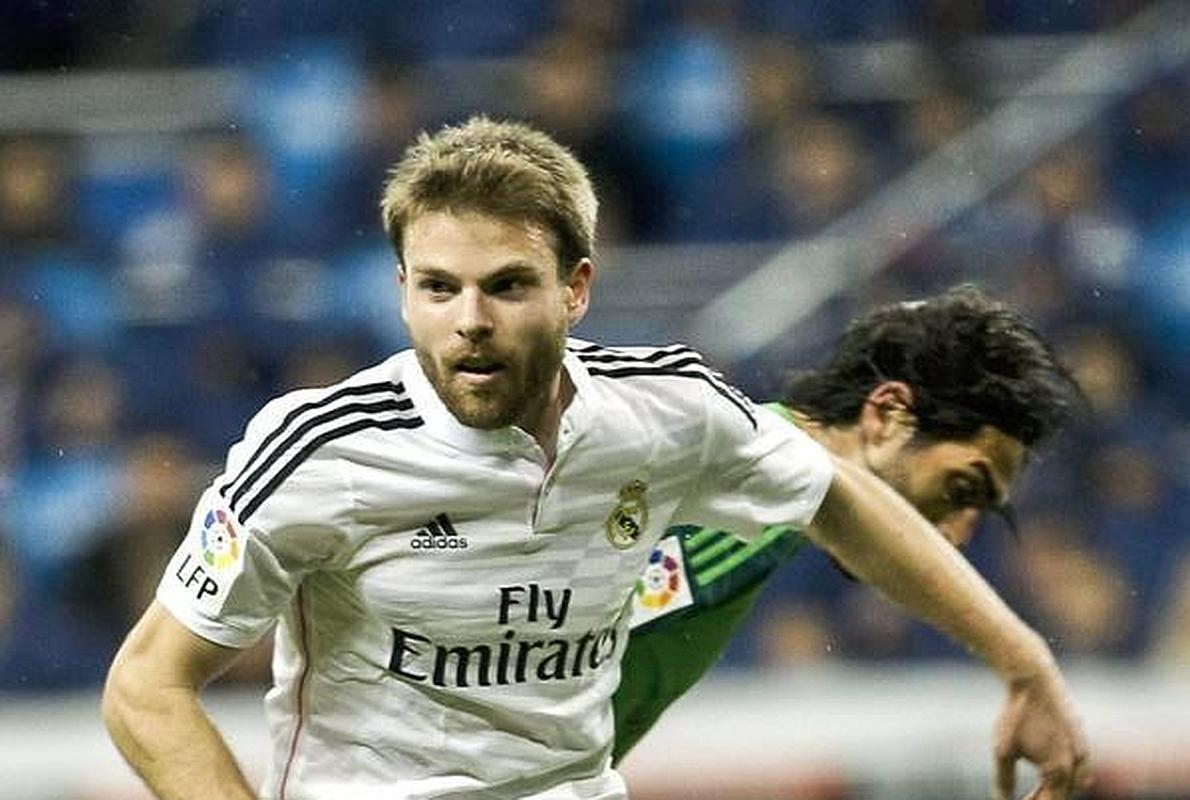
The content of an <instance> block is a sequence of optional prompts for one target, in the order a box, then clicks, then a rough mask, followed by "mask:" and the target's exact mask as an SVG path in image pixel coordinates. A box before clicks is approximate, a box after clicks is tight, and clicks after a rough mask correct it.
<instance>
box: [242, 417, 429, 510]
mask: <svg viewBox="0 0 1190 800" xmlns="http://www.w3.org/2000/svg"><path fill="white" fill-rule="evenodd" d="M412 408H413V401H412V400H410V399H409V398H407V397H402V398H400V399H393V398H388V399H385V400H376V401H372V402H367V403H345V404H344V405H341V406H335V407H333V408H331V409H330V410H328V411H324V412H323V413H321V414H317V415H315V416H313V417H310V418H308V419H306V420H305V421H304V422H302V424H301V425H298V426H297V427H296V428H294V429H293V431H292V432H291V433H290V434H289V435H288V436H286V437H285V439H283V440H282V441H281V443H280V444H278V445H277V447H276V448H274V449H273V452H272V453H270V454H269V455H268V456H267V457H265V458H264V459H262V460H261V461H259V462H258V465H257V467H256V469H254V470H253V471H252V472H250V473H249V474H248V475H247V476H246V477H245V478H244V479H243V481H242V482H241V483H240V484H239V488H237V489H236V490H235V492H233V493H232V495H231V498H230V499H229V500H228V505H229V506H231V508H232V509H233V510H235V507H236V503H238V502H239V500H240V498H242V497H243V496H244V495H245V494H246V493H247V492H248V491H249V490H250V489H251V488H252V484H254V483H256V482H257V481H258V480H260V479H261V477H263V476H264V474H265V473H266V472H268V470H269V468H270V467H272V466H273V464H275V463H277V461H278V460H279V459H280V458H281V456H283V455H284V454H285V453H286V451H287V450H289V449H290V448H292V447H293V446H294V445H295V444H297V443H298V441H299V440H301V438H302V437H303V436H305V435H306V434H307V433H309V432H310V431H312V430H314V429H315V428H317V427H319V426H322V425H327V424H329V423H332V422H334V421H335V420H337V419H340V418H341V417H346V416H348V415H350V414H379V413H381V412H383V411H398V412H399V411H409V410H411V409H412ZM224 496H225V497H226V494H225V495H224Z"/></svg>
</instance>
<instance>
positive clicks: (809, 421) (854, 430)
mask: <svg viewBox="0 0 1190 800" xmlns="http://www.w3.org/2000/svg"><path fill="white" fill-rule="evenodd" d="M786 408H787V409H788V411H789V413H790V415H791V416H792V417H793V420H794V423H795V424H796V425H797V426H798V427H799V428H801V429H802V431H804V432H805V433H806V434H807V435H808V436H809V437H810V438H811V439H813V440H814V441H816V442H818V443H819V444H820V445H822V446H823V447H825V448H826V449H827V450H829V451H830V452H831V453H832V454H833V455H835V456H838V457H839V458H843V459H846V460H848V461H850V462H852V463H855V464H858V465H860V466H865V464H864V460H863V455H862V450H861V448H860V439H859V426H858V425H824V424H823V423H821V422H818V421H816V420H814V419H813V418H812V417H810V416H809V415H807V414H805V413H804V412H802V411H799V410H798V409H796V408H789V407H788V406H786Z"/></svg>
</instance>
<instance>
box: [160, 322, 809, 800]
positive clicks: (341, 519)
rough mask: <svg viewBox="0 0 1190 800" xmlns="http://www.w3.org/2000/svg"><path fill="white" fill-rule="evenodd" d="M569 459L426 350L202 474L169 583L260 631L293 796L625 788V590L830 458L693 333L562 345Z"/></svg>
mask: <svg viewBox="0 0 1190 800" xmlns="http://www.w3.org/2000/svg"><path fill="white" fill-rule="evenodd" d="M564 368H565V369H566V371H567V373H568V374H569V376H570V378H571V380H572V382H573V384H574V386H575V394H574V397H573V400H572V401H571V403H570V405H569V406H568V408H567V409H566V411H565V412H564V414H563V416H562V420H561V423H560V430H559V435H558V443H557V450H556V455H555V458H554V460H553V462H552V464H551V463H549V462H548V461H547V459H546V457H545V455H544V453H543V451H542V450H541V448H540V447H539V446H538V445H537V444H536V442H535V441H534V440H533V439H532V438H531V437H530V436H529V435H528V434H526V433H525V432H523V431H521V430H520V429H518V428H515V427H509V428H503V429H497V430H479V429H475V428H469V427H466V426H464V425H462V424H461V423H459V422H458V420H457V419H456V418H455V417H454V416H453V415H452V414H451V413H450V411H449V410H448V409H447V408H446V407H445V406H444V405H443V404H442V402H441V400H440V399H439V398H438V396H437V395H436V394H435V392H434V390H433V388H432V387H431V385H430V384H429V382H428V380H427V379H426V377H425V375H424V374H423V373H422V371H421V369H420V367H419V365H418V362H417V359H416V357H415V355H414V354H413V353H412V352H410V351H404V352H401V353H398V354H396V355H394V356H393V357H391V358H390V359H388V360H387V361H385V362H383V363H381V364H379V365H377V366H375V367H372V368H369V369H366V370H364V371H362V372H360V373H357V374H356V375H354V376H352V377H351V378H349V379H347V380H346V381H344V382H342V383H340V384H338V385H336V386H332V387H329V388H324V389H314V390H300V391H297V392H294V393H291V394H288V395H285V396H283V397H281V398H279V399H277V400H274V401H273V402H271V403H269V404H268V405H266V406H265V408H264V409H262V410H261V412H260V413H259V414H258V415H257V416H256V417H255V418H254V419H253V420H252V421H251V422H250V423H249V425H248V427H247V431H246V433H245V435H244V438H243V440H242V441H240V442H239V443H237V444H236V445H234V446H233V447H232V448H231V451H230V453H229V456H228V459H227V465H226V469H225V471H224V472H223V473H222V474H221V475H220V476H219V477H218V478H216V479H215V481H214V482H213V483H212V484H211V486H210V487H209V488H208V489H207V490H206V492H204V494H203V495H202V497H201V499H200V501H199V503H198V506H197V508H196V510H195V514H194V517H193V520H192V523H191V527H190V530H189V532H188V533H187V536H186V538H185V540H184V541H183V542H182V544H181V546H180V547H179V549H178V551H177V552H176V554H175V555H174V557H173V559H172V560H171V562H170V564H169V565H168V567H167V569H166V572H165V574H164V576H163V578H162V580H161V583H160V586H159V589H158V598H159V600H160V601H161V602H162V603H163V604H164V605H165V607H166V608H167V609H168V610H169V611H170V612H171V614H172V615H173V616H175V617H176V618H177V619H178V620H180V621H181V622H182V624H184V625H186V626H187V627H188V628H190V629H191V630H192V631H194V632H195V633H196V634H198V635H199V636H201V637H203V638H206V639H208V640H210V641H213V642H217V643H220V644H223V645H227V646H230V647H237V648H240V647H245V646H247V645H249V644H251V643H252V642H254V641H256V640H257V639H258V638H259V637H261V636H262V635H264V634H265V633H266V632H268V631H269V630H270V629H271V628H272V627H273V626H274V625H276V645H275V654H274V663H273V678H274V686H273V688H272V689H271V690H270V692H269V694H268V697H267V699H266V711H267V714H268V718H269V726H270V731H271V736H272V742H273V758H272V762H271V764H270V769H269V772H268V776H267V778H266V780H265V785H264V787H263V789H262V794H263V796H264V797H266V798H276V799H277V800H281V799H282V798H284V799H285V800H314V799H315V798H317V800H379V798H384V799H385V800H395V798H452V799H455V800H458V799H461V798H485V799H490V798H525V797H534V798H574V799H578V798H620V797H623V796H624V795H625V789H624V784H623V781H622V780H621V778H620V777H619V776H618V775H617V774H616V772H615V771H614V770H613V769H612V768H611V765H610V749H611V744H612V738H613V728H612V715H611V703H610V698H611V695H612V693H613V691H614V690H615V687H616V685H617V683H618V680H619V661H620V657H621V656H622V654H623V650H624V646H625V643H626V641H627V625H628V616H629V615H628V614H627V613H625V611H626V608H628V607H629V603H628V601H629V598H630V595H631V592H632V587H633V585H634V582H635V581H636V578H637V576H639V575H640V574H641V570H642V569H643V567H644V566H645V563H646V560H647V558H648V556H649V553H650V551H651V550H652V548H653V546H654V545H655V544H656V543H657V541H658V540H659V539H660V537H661V536H662V534H663V533H664V532H665V530H666V529H667V528H668V527H670V526H671V525H673V524H675V523H681V522H698V523H700V524H704V525H707V524H710V525H717V526H723V527H727V528H730V529H731V530H733V531H735V532H736V533H737V535H739V536H742V537H744V538H749V537H755V536H759V535H760V534H761V532H762V531H763V530H764V528H765V527H766V526H767V525H770V524H775V523H791V524H793V525H795V526H797V525H806V524H808V523H809V521H810V520H811V518H812V517H813V515H814V513H815V512H816V510H817V508H818V506H819V504H820V503H821V501H822V498H823V496H824V495H825V493H826V490H827V488H828V486H829V484H830V480H831V476H832V467H831V463H830V460H829V458H828V456H827V455H826V453H825V452H824V451H823V450H822V449H821V448H820V447H819V446H818V445H817V444H815V443H814V442H813V441H812V440H811V439H809V438H808V437H806V436H805V435H804V434H802V433H801V432H800V431H798V430H797V429H796V428H795V427H793V426H791V425H788V424H787V423H785V422H783V421H781V420H779V419H778V418H777V417H775V416H774V415H772V414H768V413H758V412H757V410H756V409H755V408H754V407H753V405H752V404H751V402H750V401H748V400H747V399H746V398H745V397H744V396H743V395H741V394H740V393H739V392H738V391H736V390H735V389H733V388H732V387H730V386H729V385H728V384H726V383H725V382H724V381H723V380H722V379H721V377H720V376H719V375H718V374H717V373H715V372H713V371H712V370H710V369H708V368H707V367H706V366H705V365H704V364H703V362H702V360H701V358H700V357H699V356H698V355H697V354H696V353H694V352H693V351H691V350H689V349H688V348H686V347H684V346H680V345H674V346H670V347H666V348H660V349H656V348H619V349H609V348H604V347H600V346H598V345H594V344H589V343H586V342H582V341H579V340H570V341H569V342H568V347H567V354H566V357H565V361H564Z"/></svg>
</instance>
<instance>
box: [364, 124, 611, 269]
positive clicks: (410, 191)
mask: <svg viewBox="0 0 1190 800" xmlns="http://www.w3.org/2000/svg"><path fill="white" fill-rule="evenodd" d="M597 209H598V201H597V200H596V199H595V191H594V189H592V187H591V181H590V179H589V178H588V177H587V171H586V169H584V168H583V165H582V164H581V163H579V161H578V159H577V158H575V157H574V155H573V154H572V153H571V152H570V151H569V150H567V149H566V148H565V147H563V146H562V145H560V144H558V143H557V142H555V141H554V140H553V139H551V138H550V137H549V136H547V135H546V134H544V133H542V132H541V131H538V130H535V129H533V128H531V127H529V126H528V125H524V124H521V123H517V122H503V121H493V120H490V119H488V118H487V117H485V116H476V117H472V118H471V119H469V120H467V121H466V122H464V123H463V124H462V125H458V126H453V127H445V128H443V129H442V130H440V131H438V132H437V133H435V134H434V135H433V136H431V135H429V134H427V133H422V134H421V135H420V136H419V137H418V139H417V141H416V142H414V143H413V144H412V145H411V146H410V147H409V148H408V149H407V150H406V151H405V154H404V156H402V158H401V160H400V161H398V162H397V164H396V166H394V167H393V168H392V170H391V171H390V172H389V179H388V182H387V183H386V184H385V186H384V196H383V198H382V199H381V201H380V210H381V215H382V218H383V220H384V230H385V232H386V233H387V234H388V237H389V241H391V242H392V245H393V248H394V249H395V250H396V251H397V256H398V258H400V257H401V256H402V250H401V248H402V243H403V239H404V232H405V229H406V228H407V227H408V225H409V224H410V222H412V221H413V219H415V218H416V217H417V216H418V215H420V214H424V213H426V212H429V211H477V212H480V213H484V214H491V215H492V216H496V217H502V218H505V219H512V220H526V221H531V222H535V223H537V224H539V225H543V226H544V227H545V228H546V229H547V230H549V231H551V232H552V233H553V234H554V238H555V251H556V253H557V256H558V271H559V274H560V275H562V276H566V275H569V273H570V271H571V270H573V269H574V267H575V265H576V264H577V263H578V262H579V261H580V260H581V259H583V258H590V257H591V255H592V253H593V252H594V247H595V216H596V211H597Z"/></svg>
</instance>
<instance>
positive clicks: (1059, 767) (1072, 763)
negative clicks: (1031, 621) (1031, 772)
mask: <svg viewBox="0 0 1190 800" xmlns="http://www.w3.org/2000/svg"><path fill="white" fill-rule="evenodd" d="M995 752H996V797H997V800H1012V798H1013V791H1014V789H1015V788H1016V762H1017V759H1018V758H1023V759H1025V760H1027V761H1029V762H1031V763H1033V764H1035V765H1036V766H1037V768H1038V770H1039V771H1040V773H1041V783H1040V784H1039V785H1038V786H1037V788H1035V789H1034V790H1033V791H1032V792H1031V793H1030V794H1029V795H1028V796H1027V797H1026V798H1025V800H1069V798H1072V797H1074V796H1075V792H1077V791H1080V790H1082V789H1085V788H1087V786H1089V785H1090V783H1091V773H1090V764H1089V762H1088V754H1087V743H1086V738H1085V736H1084V735H1083V731H1082V726H1081V724H1080V723H1079V721H1078V719H1077V718H1076V716H1075V714H1074V709H1073V706H1072V704H1071V701H1070V697H1069V695H1068V694H1067V692H1066V687H1065V685H1064V684H1063V682H1062V678H1061V676H1060V675H1059V674H1058V670H1057V668H1056V667H1052V668H1050V669H1048V670H1046V671H1044V672H1041V673H1039V674H1038V675H1037V676H1035V677H1032V678H1026V679H1021V680H1016V681H1013V682H1012V683H1011V684H1010V686H1009V690H1008V698H1007V700H1006V701H1005V703H1004V709H1003V710H1002V711H1001V713H1000V719H999V720H998V722H997V723H996V747H995Z"/></svg>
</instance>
